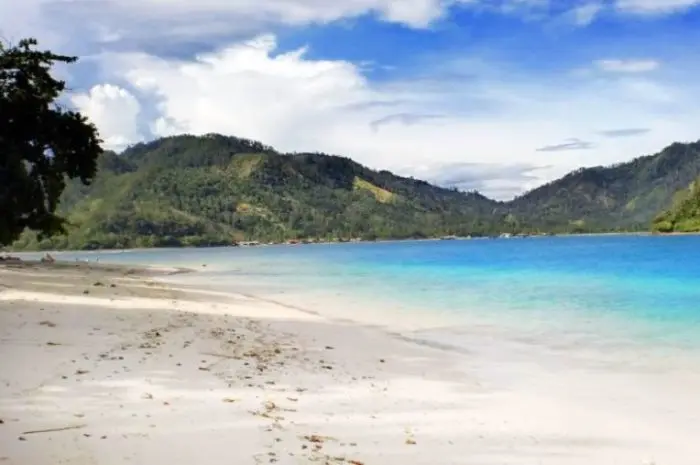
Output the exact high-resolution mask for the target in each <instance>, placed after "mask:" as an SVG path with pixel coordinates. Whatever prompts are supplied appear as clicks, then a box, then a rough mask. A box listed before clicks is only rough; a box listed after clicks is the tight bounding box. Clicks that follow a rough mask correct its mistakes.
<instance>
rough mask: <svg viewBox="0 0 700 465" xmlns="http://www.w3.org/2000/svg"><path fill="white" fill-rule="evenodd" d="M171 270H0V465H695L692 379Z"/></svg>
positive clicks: (698, 406) (699, 453) (697, 406)
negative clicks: (455, 336) (476, 345)
mask: <svg viewBox="0 0 700 465" xmlns="http://www.w3.org/2000/svg"><path fill="white" fill-rule="evenodd" d="M181 271H183V270H176V269H158V270H140V269H136V268H128V267H116V266H109V267H108V266H94V265H83V264H81V265H74V264H70V265H68V264H67V265H63V266H56V265H35V266H21V267H12V266H9V267H8V266H5V265H0V357H1V360H2V369H0V463H8V464H33V465H40V464H58V463H62V464H126V463H137V464H151V463H153V464H160V463H167V464H169V465H176V464H193V463H206V464H237V465H238V464H241V465H245V464H267V463H278V464H308V463H320V464H354V465H360V464H365V465H375V464H381V465H385V464H394V463H396V464H399V463H400V464H407V465H418V464H421V465H422V464H425V465H435V464H489V465H490V464H494V465H495V464H546V465H549V464H551V465H555V464H556V465H568V464H571V465H579V464H580V465H584V464H585V465H590V464H611V465H612V464H615V465H617V464H641V465H650V464H656V465H661V464H674V465H679V464H680V465H684V464H688V465H691V464H696V463H698V462H697V460H698V457H700V444H698V442H697V440H695V439H694V438H697V434H698V426H697V425H699V424H700V416H699V414H700V402H697V401H696V400H694V399H696V394H693V393H696V392H698V391H697V390H696V388H697V387H700V382H699V379H698V377H697V372H689V373H665V374H658V373H652V374H651V375H648V374H645V373H644V372H643V371H641V370H640V369H638V368H635V369H634V370H635V371H630V370H631V369H630V370H622V369H621V370H618V371H614V370H609V369H608V370H605V371H601V373H600V375H599V376H598V375H595V373H594V372H592V371H590V370H587V371H584V370H583V368H581V367H567V369H560V370H554V369H552V368H551V366H550V365H548V364H547V363H545V361H544V360H539V359H533V358H532V357H529V358H528V357H527V356H525V355H523V356H522V357H521V358H520V359H519V360H517V361H516V360H512V361H510V360H507V359H501V360H500V361H499V362H498V364H499V365H498V366H493V363H491V362H492V361H493V360H494V359H493V357H492V356H491V355H484V354H482V353H480V352H479V351H474V352H473V353H456V352H452V351H446V350H441V349H440V348H438V347H430V346H426V345H423V344H417V343H415V341H412V340H411V338H408V337H397V336H398V335H397V334H391V333H390V332H387V330H386V328H377V327H369V326H363V325H359V324H353V323H350V322H345V323H342V322H338V321H334V320H329V319H327V318H325V317H323V316H321V315H317V314H312V313H308V312H304V311H301V310H299V309H294V308H290V307H286V306H284V305H278V304H275V303H273V302H269V301H264V300H258V299H256V298H253V297H250V296H244V295H233V294H226V293H222V292H213V291H206V290H201V289H200V290H198V289H188V288H183V287H176V286H177V285H175V284H167V283H164V282H162V280H161V278H163V277H165V276H167V274H168V273H173V272H181ZM489 344H490V346H498V344H499V342H498V341H490V343H489ZM509 357H510V356H509ZM499 370H500V371H499ZM496 372H498V373H501V374H502V373H507V374H508V376H511V377H514V378H517V382H513V383H497V382H495V381H494V379H495V377H496V375H495V374H494V373H496ZM647 375H648V376H649V377H647V378H645V376H647ZM596 376H597V377H596ZM661 376H664V379H663V380H660V377H661ZM669 379H670V381H671V383H670V384H669V383H667V382H666V381H668V380H669ZM676 379H678V380H685V381H686V382H685V383H684V384H683V385H682V386H681V385H676V383H675V381H676ZM661 381H664V382H661ZM640 382H641V383H642V385H641V386H640V385H639V383H640ZM669 386H670V388H669ZM674 386H675V388H674ZM669 389H675V391H669ZM693 402H694V403H693Z"/></svg>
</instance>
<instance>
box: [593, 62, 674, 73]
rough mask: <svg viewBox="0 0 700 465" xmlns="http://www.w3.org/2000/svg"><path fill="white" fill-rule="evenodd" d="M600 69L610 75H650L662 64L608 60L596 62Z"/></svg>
mask: <svg viewBox="0 0 700 465" xmlns="http://www.w3.org/2000/svg"><path fill="white" fill-rule="evenodd" d="M595 65H596V67H597V68H598V69H600V70H602V71H607V72H610V73H648V72H649V71H654V70H656V69H658V68H659V66H660V63H659V62H658V61H656V60H651V59H645V60H621V59H607V60H598V61H596V62H595Z"/></svg>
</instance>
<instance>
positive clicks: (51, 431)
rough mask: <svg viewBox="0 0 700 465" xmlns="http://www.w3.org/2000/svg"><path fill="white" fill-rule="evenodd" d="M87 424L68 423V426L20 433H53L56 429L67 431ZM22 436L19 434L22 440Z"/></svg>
mask: <svg viewBox="0 0 700 465" xmlns="http://www.w3.org/2000/svg"><path fill="white" fill-rule="evenodd" d="M86 426H87V425H85V424H80V425H70V426H62V427H60V428H46V429H36V430H33V431H25V432H23V433H22V434H23V435H24V436H27V435H30V434H38V433H55V432H57V431H68V430H71V429H81V428H85V427H86ZM23 440H24V439H22V436H20V441H23Z"/></svg>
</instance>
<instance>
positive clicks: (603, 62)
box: [0, 0, 700, 199]
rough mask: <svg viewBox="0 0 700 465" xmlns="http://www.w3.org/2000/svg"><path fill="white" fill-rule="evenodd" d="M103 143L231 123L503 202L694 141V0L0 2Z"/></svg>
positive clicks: (298, 146) (698, 66) (5, 34)
mask: <svg viewBox="0 0 700 465" xmlns="http://www.w3.org/2000/svg"><path fill="white" fill-rule="evenodd" d="M30 36H31V37H35V38H37V39H38V40H39V44H40V46H41V47H42V48H50V49H51V50H53V51H56V52H60V53H63V54H69V55H76V56H78V57H80V60H79V61H78V63H77V64H73V65H70V67H66V68H61V69H59V70H58V72H59V73H60V74H61V76H62V77H63V78H64V79H66V81H67V82H68V86H69V88H70V92H69V94H68V95H66V96H65V97H64V100H65V102H66V104H67V105H72V106H74V107H75V108H77V109H78V110H79V111H81V112H83V113H84V114H86V115H87V116H88V117H89V118H90V119H91V120H92V121H93V122H94V123H95V124H96V126H97V127H98V129H99V131H100V135H101V137H102V139H103V140H104V145H105V147H106V148H110V149H113V150H117V151H121V150H123V149H124V148H126V147H128V146H129V145H132V144H135V143H137V142H140V141H145V140H151V139H154V138H157V137H162V136H168V135H175V134H181V133H190V134H206V133H221V134H226V135H233V136H237V137H244V138H249V139H255V140H259V141H261V142H263V143H265V144H266V145H272V146H274V147H275V148H277V149H278V150H280V151H284V152H294V151H299V152H301V151H314V152H317V151H318V152H325V153H331V154H337V155H343V156H348V157H350V158H352V159H354V160H356V161H358V162H360V163H363V164H366V165H368V166H370V167H372V168H376V169H389V170H392V171H394V172H396V173H399V174H402V175H407V176H415V177H418V178H422V179H427V180H429V181H432V182H435V183H438V184H441V185H444V186H450V187H457V188H460V189H464V190H478V191H480V192H482V193H484V194H485V195H488V196H491V197H494V198H498V199H509V198H512V197H514V196H516V195H518V194H520V193H523V192H525V191H527V190H530V189H532V188H534V187H536V186H538V185H541V184H543V183H545V182H548V181H551V180H553V179H555V178H557V177H559V176H561V175H563V174H565V173H566V172H568V171H570V170H573V169H576V168H579V167H582V166H595V165H609V164H614V163H619V162H623V161H628V160H631V159H632V158H635V157H637V156H641V155H646V154H651V153H655V152H657V151H659V150H661V149H662V148H663V147H665V146H667V145H669V144H670V143H672V142H674V141H681V142H685V141H695V140H697V139H700V105H698V97H700V80H699V79H697V76H698V71H700V0H22V2H19V1H17V0H0V38H1V39H2V40H4V41H5V42H9V43H16V42H17V41H19V40H20V39H21V38H24V37H30Z"/></svg>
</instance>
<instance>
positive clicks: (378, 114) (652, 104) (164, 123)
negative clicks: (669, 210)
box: [81, 36, 700, 196]
mask: <svg viewBox="0 0 700 465" xmlns="http://www.w3.org/2000/svg"><path fill="white" fill-rule="evenodd" d="M102 63H103V66H104V67H105V69H104V72H105V73H106V75H108V76H111V79H115V82H119V81H117V80H124V81H125V82H126V83H127V84H128V86H129V87H132V88H134V89H135V90H136V91H137V93H136V95H142V96H145V97H146V99H145V100H143V101H149V102H152V101H156V102H157V103H156V107H155V108H153V109H150V108H149V110H150V111H147V112H141V113H140V114H139V112H138V111H137V110H136V109H137V106H135V105H134V104H133V100H132V98H133V95H129V94H124V93H122V92H120V91H124V89H116V88H113V87H110V86H98V87H97V88H96V89H93V91H91V93H90V98H86V97H84V99H85V100H84V101H83V102H81V103H82V106H83V107H84V108H87V109H88V110H89V111H88V114H90V115H91V116H92V115H97V118H95V121H96V123H97V124H98V125H99V126H100V128H101V129H102V130H103V133H105V134H108V135H113V136H114V137H116V135H122V137H123V139H122V140H130V139H132V138H134V137H136V128H138V127H151V128H152V131H153V135H170V134H178V133H182V132H189V133H194V134H204V133H210V132H219V133H223V134H229V135H236V136H239V137H246V138H252V139H257V140H260V141H262V142H264V143H265V144H269V145H273V146H275V147H277V148H278V149H279V150H282V151H309V150H312V151H316V150H319V151H325V152H328V153H335V154H341V155H346V156H350V157H352V158H354V159H355V160H357V161H360V162H362V163H365V164H368V165H370V166H372V167H375V168H383V169H392V170H396V171H398V172H400V173H402V174H408V175H416V176H421V173H423V174H425V173H428V174H430V173H437V172H439V171H440V170H441V169H442V168H440V167H445V166H447V167H449V166H457V165H455V164H459V166H460V167H461V168H460V169H461V170H462V171H464V170H467V169H468V170H472V171H473V172H474V173H477V174H478V173H483V171H484V169H485V168H484V167H483V166H482V167H481V168H478V167H477V165H479V164H486V165H485V166H486V167H487V168H488V173H489V176H488V179H483V182H480V183H474V182H472V184H471V185H475V186H476V185H478V186H479V187H480V188H481V189H482V190H483V191H484V192H485V193H486V194H492V195H501V196H502V195H508V194H510V193H513V192H514V191H516V190H518V188H519V189H528V188H532V187H535V186H536V185H538V184H540V183H541V182H543V181H547V180H550V179H552V177H554V176H559V175H561V174H563V173H565V172H566V171H568V170H570V169H572V168H576V167H578V166H582V165H594V164H600V163H603V164H607V163H612V162H617V161H621V160H626V159H629V158H631V157H633V156H637V155H640V154H643V153H648V152H651V151H654V150H657V149H660V148H662V147H663V146H664V145H666V144H667V143H669V142H670V141H672V140H677V139H680V140H684V139H686V138H688V137H689V136H690V135H692V134H694V132H695V130H696V129H695V128H696V127H697V124H698V123H700V121H699V119H698V117H697V113H696V112H695V110H694V108H693V107H692V105H689V104H688V103H687V102H690V101H691V100H689V99H687V98H685V97H684V94H683V93H682V92H681V91H679V90H678V89H675V90H673V91H671V90H670V89H669V87H668V86H666V85H664V84H662V83H659V82H655V81H651V80H639V79H631V78H628V77H627V76H623V77H622V78H619V79H615V80H603V81H591V82H589V81H588V80H587V81H585V82H584V83H581V82H579V80H577V79H576V78H571V77H567V78H563V79H567V81H565V82H551V81H542V82H540V81H539V80H534V81H533V80H526V81H523V80H519V79H517V76H514V75H512V74H510V73H508V72H504V70H503V69H501V68H497V69H493V70H491V71H489V68H488V66H487V65H483V64H481V65H479V66H476V67H475V68H474V69H464V70H463V72H464V73H466V74H468V73H473V72H476V71H475V70H476V69H478V74H479V77H477V78H475V79H473V80H471V81H470V85H469V86H455V85H449V83H447V84H445V83H442V84H440V83H439V82H437V83H436V82H434V81H430V80H426V79H420V80H401V81H394V82H388V83H382V84H377V83H373V82H371V81H368V80H367V79H366V78H365V77H364V75H363V74H362V68H361V67H360V66H356V65H354V64H352V63H350V62H346V61H342V60H314V59H310V58H308V57H307V56H306V55H305V50H304V49H301V50H297V51H292V52H289V53H286V54H277V55H275V39H274V37H273V36H261V37H259V38H257V39H256V40H253V41H248V42H243V43H235V44H232V45H231V46H228V47H225V48H223V49H221V50H219V51H217V52H214V53H209V54H204V55H201V56H199V57H197V58H195V59H193V60H166V59H163V58H158V57H154V56H150V55H147V54H122V55H110V56H107V57H104V59H103V60H102ZM462 66H466V65H462ZM504 76H505V77H504ZM108 89H109V92H108V91H107V90H108ZM124 92H125V91H124ZM106 95H112V96H113V97H112V98H107V97H106ZM115 95H118V97H114V96H115ZM88 102H89V103H90V105H87V104H86V103H88ZM127 102H128V104H127ZM120 105H121V106H122V109H121V110H119V106H120ZM125 107H126V109H127V111H124V110H125ZM128 109H130V110H128ZM670 109H672V110H673V111H668V113H664V112H665V111H667V110H670ZM86 111H87V110H86ZM146 114H148V115H152V116H149V117H148V119H144V118H145V116H144V115H146ZM138 115H140V117H139V116H138ZM128 118H131V120H130V121H127V119H128ZM113 119H114V121H113ZM621 124H624V127H643V128H652V129H653V131H649V132H648V133H645V134H641V135H640V136H639V137H626V138H605V142H604V143H601V144H599V143H598V142H599V141H600V139H601V136H600V133H601V131H605V130H609V129H615V128H619V127H620V125H621ZM575 138H579V139H582V140H584V141H589V140H592V143H591V147H590V149H589V150H576V151H567V152H556V151H551V150H549V151H536V149H537V148H541V147H545V146H551V145H554V144H561V141H567V140H572V139H575ZM523 164H524V165H523ZM498 166H502V167H503V171H502V175H501V177H500V178H499V177H498V176H497V175H496V174H495V173H496V171H497V167H498ZM522 166H526V168H527V170H526V173H525V175H523V170H517V169H513V167H522ZM465 167H466V168H465ZM462 174H463V175H464V176H465V179H470V178H469V176H468V174H469V173H464V172H463V173H462ZM436 179H438V178H437V176H436ZM463 185H466V184H463Z"/></svg>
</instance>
